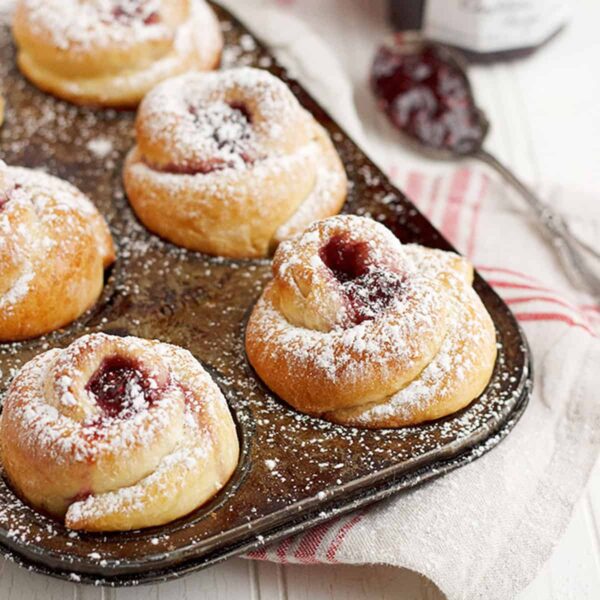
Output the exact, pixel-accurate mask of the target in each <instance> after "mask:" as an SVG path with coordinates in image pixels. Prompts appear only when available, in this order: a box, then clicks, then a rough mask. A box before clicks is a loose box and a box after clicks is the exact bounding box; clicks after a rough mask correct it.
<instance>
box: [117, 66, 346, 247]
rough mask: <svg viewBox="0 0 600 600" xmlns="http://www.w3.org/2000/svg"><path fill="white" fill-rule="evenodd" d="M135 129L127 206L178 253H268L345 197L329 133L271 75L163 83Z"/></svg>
mask: <svg viewBox="0 0 600 600" xmlns="http://www.w3.org/2000/svg"><path fill="white" fill-rule="evenodd" d="M136 131H137V145H136V146H135V147H134V148H133V150H132V151H131V152H130V154H129V156H128V158H127V160H126V163H125V170H124V179H125V188H126V191H127V195H128V197H129V201H130V202H131V205H132V206H133V208H134V210H135V212H136V213H137V215H138V217H139V218H140V219H141V221H142V222H143V223H144V224H145V225H146V227H148V229H150V230H151V231H153V232H155V233H157V234H158V235H160V236H162V237H164V238H166V239H167V240H169V241H171V242H173V243H175V244H177V245H179V246H184V247H186V248H189V249H192V250H199V251H201V252H206V253H208V254H216V255H221V256H229V257H235V258H253V257H262V256H267V255H268V254H269V252H270V251H271V250H272V248H273V247H274V246H275V245H276V244H277V243H278V242H279V241H281V240H282V239H285V238H287V237H289V236H291V235H293V234H294V233H297V232H299V231H301V230H302V229H304V227H306V226H307V225H308V224H309V223H311V222H312V221H314V220H316V219H319V218H323V217H327V216H330V215H332V214H335V213H337V212H338V211H339V209H340V208H341V206H342V204H343V203H344V200H345V197H346V183H347V182H346V174H345V172H344V168H343V167H342V164H341V162H340V159H339V157H338V155H337V153H336V151H335V149H334V147H333V144H332V143H331V140H330V139H329V136H328V135H327V133H326V132H325V130H324V129H323V128H322V127H321V126H320V125H319V124H318V123H317V122H316V121H315V119H314V118H313V117H312V116H311V115H310V114H309V113H308V112H307V111H305V110H304V109H303V108H302V107H301V106H300V104H299V103H298V101H297V100H296V98H295V97H294V95H293V94H292V92H291V91H290V90H289V88H288V87H287V86H286V85H285V84H284V83H283V82H282V81H280V80H279V79H277V78H276V77H275V76H273V75H271V74H270V73H268V72H267V71H262V70H260V69H251V68H240V69H231V70H228V71H222V72H218V73H188V74H186V75H182V76H180V77H176V78H173V79H170V80H168V81H165V82H164V83H162V84H160V85H159V86H158V87H156V88H155V89H154V90H152V91H151V92H150V93H149V94H148V95H147V96H146V98H144V100H143V102H142V103H141V105H140V108H139V112H138V115H137V120H136Z"/></svg>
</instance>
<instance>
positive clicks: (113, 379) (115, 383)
mask: <svg viewBox="0 0 600 600" xmlns="http://www.w3.org/2000/svg"><path fill="white" fill-rule="evenodd" d="M86 390H87V391H88V392H90V393H91V394H92V395H93V396H94V398H95V400H96V403H97V405H98V407H99V408H100V410H101V412H102V416H103V417H108V418H121V419H125V418H128V417H131V416H133V415H134V414H135V413H138V412H140V411H141V410H144V409H147V408H149V407H150V406H152V405H153V404H154V402H156V400H157V399H158V397H159V395H160V391H161V390H160V389H159V386H158V385H157V383H156V381H155V380H154V379H152V378H151V377H148V376H147V375H146V374H145V373H144V372H143V371H142V370H141V369H140V368H139V365H138V364H137V363H136V362H135V361H133V360H131V359H128V358H125V357H122V356H118V355H115V356H110V357H108V358H105V359H104V361H103V362H102V364H101V365H100V366H99V367H98V369H97V370H96V372H95V373H94V374H93V375H92V377H91V378H90V380H89V381H88V383H87V385H86Z"/></svg>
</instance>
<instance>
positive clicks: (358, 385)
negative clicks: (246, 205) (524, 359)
mask: <svg viewBox="0 0 600 600" xmlns="http://www.w3.org/2000/svg"><path fill="white" fill-rule="evenodd" d="M472 279H473V269H472V267H471V265H470V264H469V263H468V262H467V261H466V260H465V259H464V258H462V257H460V256H458V255H456V254H453V253H450V252H443V251H441V250H432V249H429V248H424V247H422V246H418V245H410V244H409V245H402V244H401V243H400V241H399V240H398V239H397V238H396V237H395V236H394V235H393V234H392V233H391V232H390V231H389V230H387V229H386V228H385V227H384V226H383V225H381V224H379V223H376V222H375V221H373V220H371V219H367V218H364V217H357V216H338V217H332V218H330V219H325V220H323V221H319V222H317V223H314V224H313V225H312V226H310V227H309V228H308V229H307V230H306V232H305V233H303V234H302V235H300V236H298V237H296V238H294V239H291V240H288V241H286V242H283V243H282V244H281V245H280V246H279V248H278V250H277V252H276V253H275V257H274V261H273V280H272V282H271V283H269V284H268V285H267V287H266V289H265V290H264V292H263V294H262V296H261V298H260V299H259V301H258V302H257V304H256V306H255V307H254V310H253V312H252V315H251V316H250V320H249V322H248V327H247V331H246V351H247V354H248V358H249V360H250V363H251V364H252V366H253V367H254V369H255V370H256V372H257V373H258V375H259V376H260V377H261V379H262V380H263V381H264V382H265V383H266V384H267V385H268V386H269V388H271V389H272V390H273V391H274V392H275V393H276V394H278V395H279V396H280V397H281V398H282V399H283V400H285V401H286V402H288V403H289V404H291V405H292V406H294V407H295V408H297V409H298V410H299V411H302V412H305V413H308V414H311V415H316V416H322V417H324V418H325V419H328V420H330V421H334V422H337V423H341V424H345V425H354V426H357V427H371V428H375V427H399V426H403V425H411V424H417V423H421V422H423V421H428V420H431V419H437V418H439V417H443V416H445V415H448V414H451V413H453V412H455V411H457V410H459V409H461V408H463V407H465V406H466V405H467V404H469V403H470V402H471V401H472V400H473V399H474V398H476V397H477V396H478V395H479V394H481V392H482V391H483V390H484V388H485V387H486V385H487V383H488V381H489V379H490V377H491V374H492V370H493V368H494V363H495V359H496V337H495V331H494V326H493V323H492V320H491V318H490V316H489V315H488V313H487V311H486V309H485V307H484V306H483V304H482V303H481V300H480V299H479V296H478V295H477V294H476V293H475V291H474V290H473V288H472V286H471V283H472Z"/></svg>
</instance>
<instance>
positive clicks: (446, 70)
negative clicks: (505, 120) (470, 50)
mask: <svg viewBox="0 0 600 600" xmlns="http://www.w3.org/2000/svg"><path fill="white" fill-rule="evenodd" d="M371 81H372V86H373V90H374V92H375V95H376V96H377V97H378V99H379V100H380V102H381V104H382V106H383V108H384V110H385V111H386V112H387V114H388V116H389V118H390V119H391V121H392V122H393V123H394V125H396V127H398V129H400V130H402V131H404V132H405V133H406V134H408V135H409V136H411V137H413V138H416V139H417V140H419V141H420V142H421V143H422V144H424V145H426V146H429V147H431V148H436V149H446V150H451V151H453V152H458V153H461V154H466V153H469V152H472V151H473V150H474V149H476V148H477V147H478V146H479V144H480V142H481V140H482V139H483V136H484V135H485V131H484V130H483V126H482V124H481V122H480V119H479V115H478V112H477V109H476V107H475V104H474V101H473V97H472V95H471V93H470V90H469V86H468V82H467V79H466V77H465V75H464V73H463V72H462V71H461V70H460V69H459V68H458V67H457V66H456V65H455V64H453V63H452V62H451V61H450V60H448V59H446V58H445V57H444V56H443V55H442V54H441V53H440V51H439V50H438V49H436V48H434V47H432V46H424V48H423V49H422V50H420V51H415V52H414V53H405V52H402V51H399V50H396V49H394V48H391V47H389V46H383V47H381V48H380V49H379V51H378V52H377V55H376V57H375V61H374V63H373V69H372V75H371Z"/></svg>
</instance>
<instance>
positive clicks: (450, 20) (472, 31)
mask: <svg viewBox="0 0 600 600" xmlns="http://www.w3.org/2000/svg"><path fill="white" fill-rule="evenodd" d="M569 5H570V3H569V2H568V0H389V6H390V17H391V20H392V23H393V25H394V27H395V28H396V29H397V30H400V31H406V30H418V31H422V33H423V35H424V37H425V38H427V39H431V40H434V41H436V42H442V43H444V44H448V45H451V46H455V47H457V48H460V49H461V50H463V51H464V52H465V53H466V54H467V55H468V56H469V58H471V59H473V60H479V61H492V60H503V59H511V58H518V57H522V56H527V55H529V54H531V53H532V52H533V51H534V50H536V49H537V48H539V47H540V46H542V45H543V44H544V43H546V42H547V41H548V40H550V39H551V38H552V37H554V36H555V35H556V34H557V33H558V32H559V31H560V30H561V29H562V28H563V27H564V25H565V24H566V22H567V20H568V17H569Z"/></svg>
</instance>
